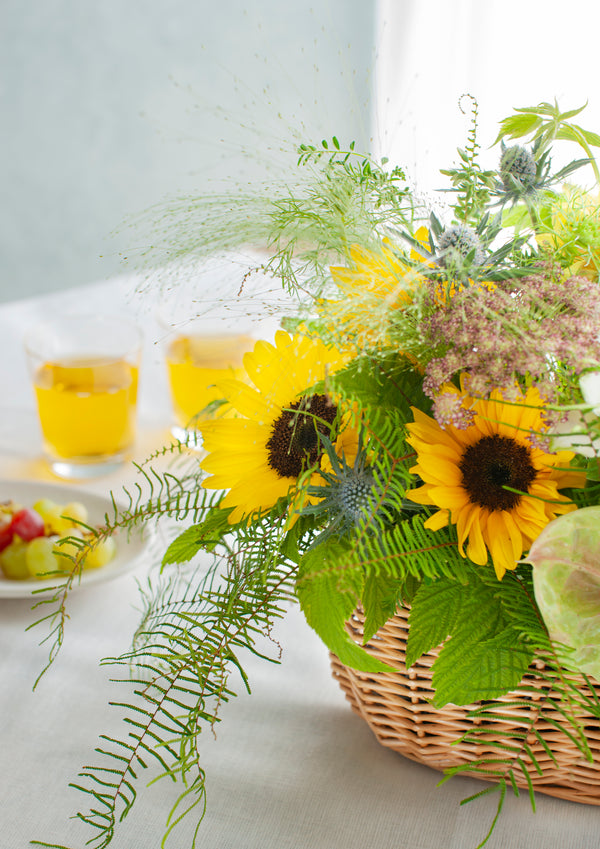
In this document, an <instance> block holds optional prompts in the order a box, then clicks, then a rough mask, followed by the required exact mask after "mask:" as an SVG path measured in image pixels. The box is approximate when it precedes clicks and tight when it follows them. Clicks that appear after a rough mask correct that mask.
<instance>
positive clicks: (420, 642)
mask: <svg viewBox="0 0 600 849" xmlns="http://www.w3.org/2000/svg"><path fill="white" fill-rule="evenodd" d="M462 596H463V588H462V586H461V585H460V584H458V583H457V582H456V581H450V580H445V579H440V580H439V581H435V582H434V583H433V584H424V585H422V586H421V587H420V588H419V589H418V590H417V593H416V595H415V597H414V599H413V602H412V607H411V611H410V615H409V617H408V622H409V631H408V641H407V646H406V665H407V667H410V666H412V665H413V663H414V662H415V661H416V660H417V659H418V658H419V657H421V655H423V654H425V653H426V652H428V651H431V649H433V648H435V647H436V646H439V645H440V644H441V643H442V642H443V641H444V640H445V639H446V637H448V636H449V635H450V634H451V633H452V632H453V631H454V628H455V625H456V622H457V620H458V618H459V616H460V605H461V600H462Z"/></svg>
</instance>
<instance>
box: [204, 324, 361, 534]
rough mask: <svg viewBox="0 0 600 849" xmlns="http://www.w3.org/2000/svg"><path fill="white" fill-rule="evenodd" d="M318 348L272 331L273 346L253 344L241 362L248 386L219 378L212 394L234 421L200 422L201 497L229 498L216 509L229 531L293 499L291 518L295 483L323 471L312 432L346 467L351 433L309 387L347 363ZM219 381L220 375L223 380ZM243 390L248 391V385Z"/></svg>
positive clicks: (298, 498) (296, 500)
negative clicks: (211, 492)
mask: <svg viewBox="0 0 600 849" xmlns="http://www.w3.org/2000/svg"><path fill="white" fill-rule="evenodd" d="M346 359H347V358H345V357H343V356H342V355H341V354H340V353H339V352H338V351H335V350H333V349H331V348H327V347H326V346H325V345H324V344H323V343H322V342H321V341H320V340H316V339H309V338H307V337H303V336H294V337H290V336H289V335H288V334H287V333H285V332H283V331H279V332H278V333H276V335H275V344H274V345H272V344H271V343H269V342H264V341H260V342H257V343H256V345H255V347H254V350H253V351H251V352H250V353H247V354H246V355H245V357H244V368H245V370H246V372H247V375H248V379H249V382H243V381H241V380H235V379H231V378H229V379H228V378H227V377H225V376H224V378H223V379H222V380H220V381H218V386H219V388H220V390H221V391H222V393H223V395H224V397H225V398H226V400H227V402H228V403H229V404H230V405H231V406H232V407H233V409H234V410H235V411H236V413H237V415H238V417H237V418H229V419H215V420H212V421H207V422H201V424H200V428H201V431H202V437H203V445H204V449H205V450H206V451H207V452H208V453H207V456H206V457H205V458H204V459H203V460H202V461H201V466H202V468H203V469H204V471H206V472H207V473H208V474H209V475H210V477H208V478H207V479H206V480H205V481H204V483H203V485H204V486H205V487H207V488H208V489H222V490H228V492H227V494H226V495H225V496H224V498H223V500H222V501H221V507H223V508H228V507H231V508H233V509H232V512H231V514H230V516H229V521H230V522H231V523H232V524H233V523H236V522H239V521H241V520H242V519H244V518H246V517H250V516H252V515H253V514H255V513H257V512H259V511H260V512H262V511H265V510H268V509H269V508H271V507H272V506H273V505H274V504H276V502H277V501H278V500H279V499H280V498H282V497H286V496H292V511H293V510H294V509H297V508H298V506H299V504H301V502H302V494H301V493H297V492H296V489H297V483H298V479H299V478H300V477H301V476H302V477H303V476H304V474H305V473H306V472H307V470H310V469H315V475H314V477H315V478H316V479H317V480H315V481H313V482H315V483H322V480H321V479H320V477H319V475H318V471H316V470H318V469H319V467H320V465H321V463H322V464H323V468H325V466H326V462H325V461H326V460H327V457H326V455H325V457H323V451H322V448H321V442H320V439H319V436H318V431H319V432H321V433H322V434H324V435H326V436H328V437H329V438H330V439H331V441H332V442H333V443H334V444H335V446H336V450H337V451H338V454H339V455H340V456H341V454H342V452H343V453H344V455H345V456H346V458H347V459H348V462H350V463H351V462H353V459H354V456H355V455H356V450H357V437H356V433H355V432H354V431H353V430H352V429H350V428H347V427H346V428H345V427H342V423H341V421H340V419H341V416H340V411H339V410H338V407H337V406H336V404H335V403H334V402H333V401H332V399H331V398H330V396H329V395H327V394H319V393H317V394H315V393H312V392H311V391H310V389H311V387H312V386H314V385H315V384H317V383H318V382H320V381H322V380H325V379H326V377H327V375H328V374H333V373H335V372H336V371H337V370H339V369H340V368H341V367H342V366H343V365H344V364H345V362H346ZM224 374H225V373H224ZM250 384H253V386H252V385H250Z"/></svg>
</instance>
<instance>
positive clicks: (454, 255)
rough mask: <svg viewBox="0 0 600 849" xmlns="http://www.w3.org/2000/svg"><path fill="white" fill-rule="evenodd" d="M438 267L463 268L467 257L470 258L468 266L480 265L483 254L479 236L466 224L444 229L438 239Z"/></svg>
mask: <svg viewBox="0 0 600 849" xmlns="http://www.w3.org/2000/svg"><path fill="white" fill-rule="evenodd" d="M438 249H439V254H440V255H439V258H438V261H439V263H440V265H442V266H443V267H444V268H450V267H453V268H455V267H458V268H462V267H463V266H465V264H466V261H467V257H469V256H470V257H471V261H470V263H468V264H469V265H475V266H476V265H481V264H482V263H483V260H484V252H483V249H482V247H481V242H480V241H479V236H478V235H477V233H476V232H475V231H474V230H472V229H471V228H470V227H467V225H466V224H453V225H452V226H451V227H446V229H445V230H444V232H443V233H442V234H441V235H440V237H439V239H438Z"/></svg>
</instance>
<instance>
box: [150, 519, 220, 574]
mask: <svg viewBox="0 0 600 849" xmlns="http://www.w3.org/2000/svg"><path fill="white" fill-rule="evenodd" d="M230 513H231V510H221V509H220V508H218V507H217V508H215V509H214V510H211V511H210V513H209V514H208V516H207V518H206V519H205V520H204V521H203V522H200V523H199V524H198V525H191V526H190V527H189V528H186V530H185V531H184V532H183V533H182V534H180V535H179V536H178V537H177V538H176V539H174V540H173V542H172V543H171V544H170V545H169V547H168V548H167V550H166V551H165V554H164V556H163V559H162V565H163V566H167V565H169V564H171V563H187V562H188V561H189V560H191V559H192V558H193V557H195V555H196V554H197V553H198V552H199V551H200V550H204V551H212V550H213V549H214V547H215V545H217V543H218V542H219V541H220V540H221V538H222V537H223V534H224V532H225V531H226V530H227V529H228V528H229V527H230V526H229V522H228V516H229V514H230Z"/></svg>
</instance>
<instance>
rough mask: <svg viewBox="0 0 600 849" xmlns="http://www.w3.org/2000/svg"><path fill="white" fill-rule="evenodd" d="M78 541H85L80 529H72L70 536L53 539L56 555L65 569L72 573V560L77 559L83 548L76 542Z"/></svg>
mask: <svg viewBox="0 0 600 849" xmlns="http://www.w3.org/2000/svg"><path fill="white" fill-rule="evenodd" d="M77 539H83V533H82V531H81V530H80V529H79V528H70V529H69V534H68V536H65V537H61V538H60V539H56V537H54V539H53V549H54V554H55V555H56V557H57V558H58V560H59V562H60V563H61V564H62V568H63V569H68V570H69V571H70V570H71V569H72V568H73V561H72V560H71V558H72V557H76V556H77V554H78V552H79V551H81V548H82V546H81V545H80V544H79V543H78V542H77V541H76V540H77Z"/></svg>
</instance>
